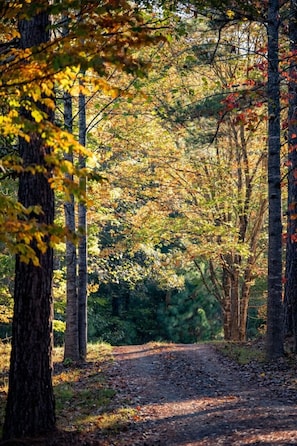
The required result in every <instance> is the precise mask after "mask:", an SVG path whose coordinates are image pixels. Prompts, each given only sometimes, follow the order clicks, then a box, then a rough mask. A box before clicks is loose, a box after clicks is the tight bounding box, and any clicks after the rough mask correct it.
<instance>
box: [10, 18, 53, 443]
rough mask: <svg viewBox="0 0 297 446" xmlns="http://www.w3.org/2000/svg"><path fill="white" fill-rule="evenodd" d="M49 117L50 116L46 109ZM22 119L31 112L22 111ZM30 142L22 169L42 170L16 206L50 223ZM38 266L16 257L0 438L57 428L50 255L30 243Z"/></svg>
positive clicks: (40, 28)
mask: <svg viewBox="0 0 297 446" xmlns="http://www.w3.org/2000/svg"><path fill="white" fill-rule="evenodd" d="M48 25H49V20H48V14H47V13H46V12H41V13H40V14H38V15H36V16H35V17H33V18H32V19H31V20H22V21H21V22H20V23H19V29H20V34H21V38H20V39H21V46H22V48H29V47H32V46H34V45H39V44H41V43H43V42H47V41H48V40H49V33H48V31H47V29H48ZM46 112H47V113H48V114H49V115H50V116H51V114H52V113H51V112H50V111H49V110H46ZM23 116H24V117H25V118H26V119H31V118H30V113H29V112H23ZM30 136H31V139H30V142H27V141H25V140H24V139H23V140H21V141H20V145H19V150H20V156H21V157H22V159H23V165H24V166H28V165H33V166H35V165H37V166H38V165H41V166H43V167H45V168H46V169H47V175H45V174H43V173H35V174H34V173H30V172H24V173H22V174H21V175H20V179H19V193H18V195H19V201H20V202H21V203H22V204H23V205H24V206H25V207H28V206H32V205H40V206H41V208H42V211H43V213H42V214H38V215H32V217H35V218H36V220H37V221H38V222H39V223H41V224H46V225H52V224H53V221H54V195H53V190H52V189H51V187H50V185H49V182H48V178H49V177H51V172H50V169H49V168H48V167H47V166H46V162H45V160H44V156H45V154H46V153H48V151H49V150H48V148H47V147H45V145H44V140H42V138H41V137H40V136H39V135H37V134H31V135H30ZM32 248H33V249H34V250H35V252H36V255H37V257H38V259H39V262H40V266H34V265H33V263H32V262H29V263H28V264H27V263H23V262H21V261H20V258H19V256H17V258H16V266H15V290H14V316H13V328H12V352H11V360H10V372H9V390H8V399H7V406H6V414H5V422H4V428H3V438H4V439H10V438H19V437H25V436H37V435H40V434H42V433H44V432H46V431H50V430H52V429H53V428H54V426H55V410H54V395H53V388H52V317H53V306H52V302H53V300H52V273H53V250H52V248H50V247H48V249H47V251H46V252H45V253H41V252H40V251H39V250H38V248H37V247H36V246H35V244H34V243H32Z"/></svg>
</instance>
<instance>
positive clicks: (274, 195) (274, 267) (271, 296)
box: [267, 0, 283, 359]
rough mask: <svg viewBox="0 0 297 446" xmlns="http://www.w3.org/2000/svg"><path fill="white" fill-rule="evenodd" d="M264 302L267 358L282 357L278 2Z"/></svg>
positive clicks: (271, 32)
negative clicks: (265, 295)
mask: <svg viewBox="0 0 297 446" xmlns="http://www.w3.org/2000/svg"><path fill="white" fill-rule="evenodd" d="M267 32H268V85H267V96H268V200H269V220H268V224H269V237H268V301H267V356H268V358H269V359H274V358H277V357H279V356H282V355H283V304H282V220H281V174H280V148H281V144H280V83H279V59H278V32H279V2H278V0H269V2H268V23H267Z"/></svg>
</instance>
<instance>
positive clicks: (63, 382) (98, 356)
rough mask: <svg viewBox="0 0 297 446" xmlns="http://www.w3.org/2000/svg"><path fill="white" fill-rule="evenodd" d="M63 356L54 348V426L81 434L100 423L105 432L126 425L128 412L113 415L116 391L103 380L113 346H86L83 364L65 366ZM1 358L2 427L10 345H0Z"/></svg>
mask: <svg viewBox="0 0 297 446" xmlns="http://www.w3.org/2000/svg"><path fill="white" fill-rule="evenodd" d="M63 354H64V351H63V348H62V347H58V348H54V352H53V359H54V376H53V386H54V393H55V399H56V416H57V427H58V428H59V429H61V430H65V431H77V430H78V431H83V430H85V429H86V430H89V429H90V426H98V427H99V426H101V424H102V425H105V426H106V429H107V426H109V428H110V430H112V429H113V427H112V426H114V430H116V426H121V425H125V424H126V422H127V419H128V417H129V415H128V414H129V413H130V410H128V409H118V411H116V412H114V413H113V411H112V410H111V408H110V403H111V401H112V400H113V398H114V396H115V390H114V389H112V388H111V387H110V385H109V384H108V382H107V381H106V377H105V372H106V370H107V367H108V365H109V364H110V363H111V361H112V359H113V358H112V347H111V346H110V345H109V344H105V343H100V344H89V345H88V355H87V361H86V362H85V363H77V364H76V363H72V362H70V361H68V362H66V363H64V358H63ZM0 358H1V360H0V427H1V426H2V425H3V421H4V413H5V405H6V399H7V391H8V373H9V360H10V345H9V344H4V343H1V342H0ZM109 411H110V414H109ZM102 414H104V416H103V415H102ZM102 417H103V418H102ZM90 420H91V421H90ZM94 420H96V422H95V421H94ZM108 420H109V421H108ZM0 434H1V429H0Z"/></svg>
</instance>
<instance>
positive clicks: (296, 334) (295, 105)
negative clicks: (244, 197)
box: [284, 0, 297, 352]
mask: <svg viewBox="0 0 297 446" xmlns="http://www.w3.org/2000/svg"><path fill="white" fill-rule="evenodd" d="M296 22H297V2H296V0H291V4H290V22H289V40H290V51H291V54H292V56H293V57H291V62H290V72H289V110H288V169H289V172H288V209H287V240H286V272H285V278H286V283H285V297H284V306H285V337H287V338H291V337H293V341H294V342H293V346H294V351H295V352H296V351H297V274H296V272H297V218H296V217H297V181H296V178H297V177H296V175H297V150H296V148H297V136H296V135H297V64H296V51H297V25H296Z"/></svg>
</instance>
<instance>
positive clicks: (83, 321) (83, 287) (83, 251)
mask: <svg viewBox="0 0 297 446" xmlns="http://www.w3.org/2000/svg"><path fill="white" fill-rule="evenodd" d="M86 127H87V126H86V100H85V96H84V95H83V94H82V93H80V95H79V142H80V144H81V145H82V146H86V132H87V128H86ZM79 164H80V167H81V168H84V167H85V166H86V160H85V157H83V156H80V159H79ZM80 186H81V189H82V191H83V192H84V193H85V192H86V188H87V183H86V179H85V178H82V179H81V183H80ZM78 230H79V233H80V237H79V243H78V331H79V354H80V358H81V359H83V360H85V358H86V355H87V286H88V268H87V208H86V205H85V204H84V203H79V205H78Z"/></svg>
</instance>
